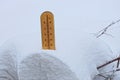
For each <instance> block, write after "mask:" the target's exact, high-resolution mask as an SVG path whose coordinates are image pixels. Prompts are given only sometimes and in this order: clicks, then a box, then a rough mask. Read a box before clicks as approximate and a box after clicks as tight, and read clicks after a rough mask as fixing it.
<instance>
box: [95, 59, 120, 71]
mask: <svg viewBox="0 0 120 80" xmlns="http://www.w3.org/2000/svg"><path fill="white" fill-rule="evenodd" d="M117 60H120V57H117V58H115V59H113V60H111V61H108V62H107V63H104V64H103V65H100V66H98V67H97V69H100V68H102V67H104V66H106V65H108V64H111V63H112V62H115V61H117Z"/></svg>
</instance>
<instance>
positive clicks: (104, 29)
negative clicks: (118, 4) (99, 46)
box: [96, 19, 120, 38]
mask: <svg viewBox="0 0 120 80" xmlns="http://www.w3.org/2000/svg"><path fill="white" fill-rule="evenodd" d="M118 22H120V19H119V20H117V21H115V22H112V23H110V24H109V25H108V26H106V27H105V28H103V29H102V30H100V31H99V32H98V34H97V36H96V37H97V38H99V37H100V36H102V35H103V34H106V32H107V30H108V29H109V28H110V27H111V26H113V25H114V24H116V23H118Z"/></svg>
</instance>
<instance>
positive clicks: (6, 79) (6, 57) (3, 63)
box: [0, 46, 18, 80]
mask: <svg viewBox="0 0 120 80" xmlns="http://www.w3.org/2000/svg"><path fill="white" fill-rule="evenodd" d="M15 51H16V50H15V49H13V48H10V49H8V48H7V47H6V49H5V48H4V47H3V46H2V47H0V80H18V74H17V62H16V57H15V55H14V54H16V52H15Z"/></svg>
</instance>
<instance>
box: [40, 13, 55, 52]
mask: <svg viewBox="0 0 120 80" xmlns="http://www.w3.org/2000/svg"><path fill="white" fill-rule="evenodd" d="M40 18H41V34H42V48H43V49H48V50H55V33H54V15H53V14H52V13H51V12H49V11H46V12H43V13H42V15H41V17H40Z"/></svg>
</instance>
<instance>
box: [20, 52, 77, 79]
mask: <svg viewBox="0 0 120 80" xmlns="http://www.w3.org/2000/svg"><path fill="white" fill-rule="evenodd" d="M19 77H20V80H78V79H77V77H76V75H75V74H74V73H73V72H72V71H71V70H70V69H69V67H68V66H66V65H65V64H64V63H62V62H61V61H60V60H59V59H57V58H54V57H52V56H50V55H48V54H46V53H33V54H32V55H30V56H28V57H26V58H25V59H24V60H22V61H21V64H20V65H19Z"/></svg>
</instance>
